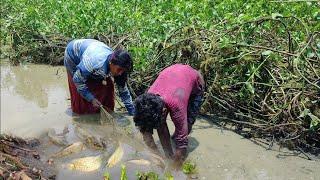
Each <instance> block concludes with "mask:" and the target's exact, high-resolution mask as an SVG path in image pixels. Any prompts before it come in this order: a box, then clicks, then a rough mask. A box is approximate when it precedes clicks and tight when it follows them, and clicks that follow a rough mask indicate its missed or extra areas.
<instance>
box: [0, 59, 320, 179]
mask: <svg viewBox="0 0 320 180" xmlns="http://www.w3.org/2000/svg"><path fill="white" fill-rule="evenodd" d="M68 97H69V92H68V87H67V80H66V73H65V69H64V68H63V67H51V66H46V65H25V66H19V67H12V66H8V65H6V64H3V63H2V65H1V124H0V125H1V133H9V134H14V135H18V136H21V137H38V138H42V140H43V141H44V142H46V140H45V139H46V138H45V136H46V133H47V131H48V129H49V128H55V129H56V130H57V131H62V130H63V129H64V128H65V127H69V129H71V132H73V131H72V128H73V127H74V126H75V125H77V124H78V125H79V124H80V125H83V126H86V127H89V129H91V132H96V133H97V136H98V135H100V136H101V133H102V135H106V134H105V133H104V132H103V131H104V129H103V128H102V127H101V126H99V125H98V124H97V123H96V121H97V119H98V117H97V116H85V117H81V118H80V119H79V117H73V116H72V113H71V111H70V108H69V103H70V101H69V100H68ZM168 122H169V125H170V132H172V129H173V126H172V123H171V122H170V120H168ZM88 124H89V125H88ZM111 138H112V137H111ZM68 140H69V141H71V142H75V141H77V140H78V139H77V138H76V136H75V135H74V134H72V133H70V134H69V135H68ZM117 140H119V139H117ZM121 141H125V140H124V139H122V140H121ZM128 143H129V142H128ZM158 144H159V142H158ZM45 145H47V146H46V147H42V148H43V154H47V155H49V154H50V153H52V152H54V151H57V150H59V147H55V146H53V145H51V144H45ZM132 146H134V145H132ZM112 148H113V147H112V146H111V147H110V149H112ZM110 151H112V150H110ZM189 152H190V153H189V157H188V158H189V159H191V160H192V161H194V162H196V164H197V168H198V172H199V174H198V178H199V179H262V180H264V179H320V178H319V177H320V171H319V169H320V161H319V159H317V160H315V161H310V160H306V159H304V158H301V157H296V156H290V152H287V153H284V152H279V151H277V150H269V151H267V150H265V148H263V147H261V146H258V145H256V144H254V143H253V142H251V141H249V140H247V139H243V138H242V137H241V136H239V135H237V134H235V133H233V132H230V131H227V130H224V131H221V129H220V128H219V127H217V126H215V125H213V124H211V123H209V122H208V121H207V120H204V119H198V120H197V122H196V124H195V126H194V130H193V132H192V133H191V135H190V146H189ZM84 153H85V155H97V154H99V153H101V152H100V151H93V150H90V151H85V152H84ZM65 162H67V160H61V162H60V163H61V164H63V163H65ZM58 164H59V163H58ZM135 168H136V167H135V166H133V167H132V166H130V165H129V166H128V167H127V170H128V174H129V179H133V178H134V177H135V171H136V169H135ZM58 170H59V174H58V176H57V178H58V179H75V178H76V179H102V174H103V170H100V171H99V172H96V173H84V174H80V173H79V172H74V171H67V170H63V168H61V166H59V167H58ZM118 170H119V168H118ZM118 173H119V172H117V171H116V170H113V171H112V172H111V174H112V175H115V174H118ZM177 177H181V176H177ZM115 179H117V178H115ZM178 179H179V178H178Z"/></svg>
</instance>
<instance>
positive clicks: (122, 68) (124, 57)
mask: <svg viewBox="0 0 320 180" xmlns="http://www.w3.org/2000/svg"><path fill="white" fill-rule="evenodd" d="M132 67H133V62H132V58H131V56H130V54H129V53H128V52H127V51H124V50H117V51H115V52H114V53H112V57H111V60H110V72H111V74H112V76H120V75H122V74H123V73H124V72H129V71H131V70H132Z"/></svg>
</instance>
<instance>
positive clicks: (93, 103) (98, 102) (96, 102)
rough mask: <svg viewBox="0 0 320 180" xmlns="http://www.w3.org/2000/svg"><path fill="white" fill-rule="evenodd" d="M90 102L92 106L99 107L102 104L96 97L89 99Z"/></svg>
mask: <svg viewBox="0 0 320 180" xmlns="http://www.w3.org/2000/svg"><path fill="white" fill-rule="evenodd" d="M91 103H92V105H93V107H97V108H98V107H100V106H102V104H101V102H100V101H99V100H98V99H96V98H94V99H93V100H92V101H91Z"/></svg>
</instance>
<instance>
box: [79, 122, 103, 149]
mask: <svg viewBox="0 0 320 180" xmlns="http://www.w3.org/2000/svg"><path fill="white" fill-rule="evenodd" d="M75 130H76V132H77V135H78V136H79V138H81V139H82V140H83V141H84V142H85V143H86V144H87V145H89V146H90V147H93V148H95V149H103V148H105V146H106V143H105V142H104V141H103V140H98V138H96V137H95V136H93V135H91V134H90V133H89V132H88V131H86V130H85V129H84V128H82V127H80V126H76V128H75Z"/></svg>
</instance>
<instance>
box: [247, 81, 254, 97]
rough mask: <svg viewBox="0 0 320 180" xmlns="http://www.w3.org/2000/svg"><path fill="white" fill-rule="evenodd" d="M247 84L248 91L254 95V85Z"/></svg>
mask: <svg viewBox="0 0 320 180" xmlns="http://www.w3.org/2000/svg"><path fill="white" fill-rule="evenodd" d="M245 84H246V88H247V90H248V91H249V92H250V93H251V94H254V87H253V86H252V84H251V83H249V82H246V83H245Z"/></svg>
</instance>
